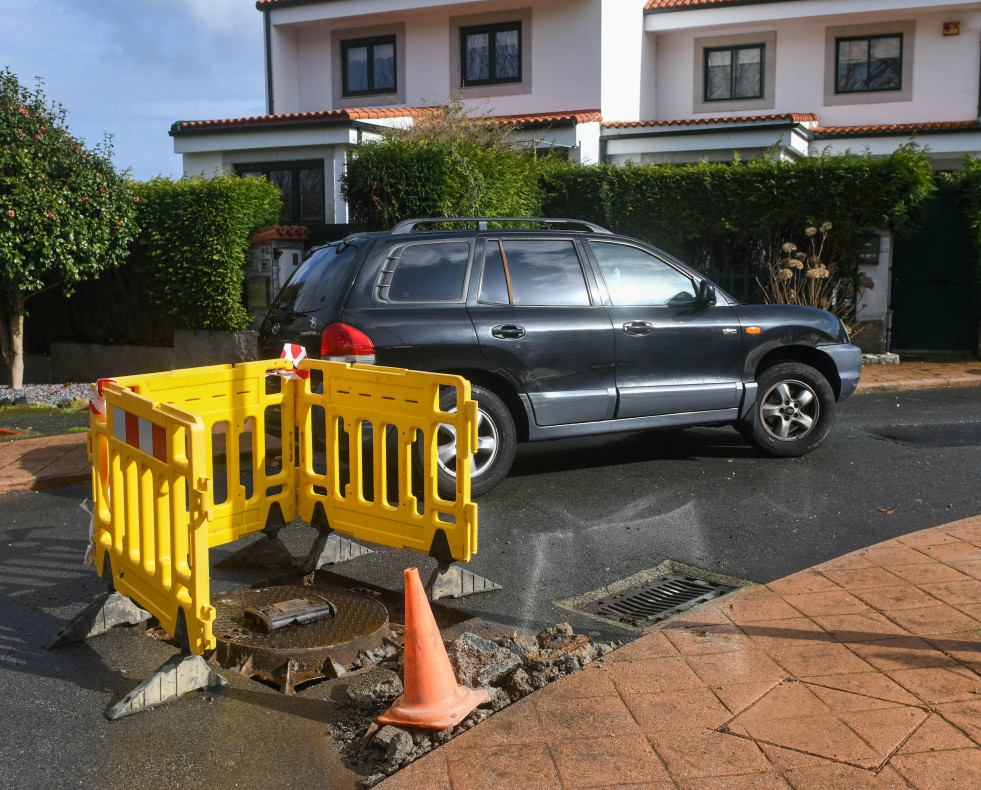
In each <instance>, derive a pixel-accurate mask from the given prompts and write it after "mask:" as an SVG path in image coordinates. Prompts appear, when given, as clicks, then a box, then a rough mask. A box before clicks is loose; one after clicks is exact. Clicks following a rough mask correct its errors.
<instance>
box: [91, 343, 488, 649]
mask: <svg viewBox="0 0 981 790" xmlns="http://www.w3.org/2000/svg"><path fill="white" fill-rule="evenodd" d="M299 367H300V370H301V371H309V372H310V373H311V374H312V378H310V379H299V380H296V379H290V378H281V377H280V376H278V375H267V373H269V372H270V371H277V370H284V369H289V368H292V363H290V362H288V361H286V360H275V361H273V360H269V361H260V362H251V363H246V364H241V365H234V366H233V365H221V366H214V367H204V368H191V369H187V370H177V371H171V372H167V373H156V374H151V375H146V376H128V377H125V378H120V379H119V380H118V382H105V383H104V384H103V394H104V397H105V407H106V408H105V414H104V415H99V414H95V413H93V415H92V419H91V429H90V431H89V459H90V460H91V461H92V490H93V500H94V502H95V508H94V510H95V512H94V516H93V524H94V542H95V562H96V568H97V569H98V571H99V573H100V574H102V575H105V574H106V573H107V572H108V573H111V576H112V583H113V585H114V586H115V588H116V589H117V590H118V591H119V592H121V593H123V594H124V595H126V596H128V597H130V598H133V599H134V600H135V601H137V602H138V603H139V604H140V605H141V606H143V608H144V609H146V610H147V611H149V612H150V613H151V614H153V615H154V616H156V617H157V618H158V619H159V620H160V622H161V624H162V625H163V626H164V627H165V628H166V629H167V630H168V631H169V632H170V633H171V634H174V635H175V636H178V638H181V639H182V641H183V637H185V636H186V642H187V645H188V647H189V648H190V650H191V651H192V652H193V653H197V654H201V653H203V652H204V651H205V650H207V649H210V648H213V647H214V646H215V640H214V637H213V635H212V629H211V626H212V622H213V621H214V617H215V611H214V608H213V607H212V606H211V603H210V576H209V564H208V549H209V547H211V546H218V545H221V544H224V543H229V542H231V541H233V540H236V539H237V538H240V537H243V536H246V535H251V534H254V533H257V532H260V531H261V530H263V529H264V528H265V527H266V526H267V524H268V523H269V522H271V521H276V520H278V519H279V515H280V514H279V513H277V512H275V511H274V508H278V510H279V511H281V516H282V520H284V521H285V522H286V523H289V522H290V521H292V520H293V519H294V518H295V517H296V515H297V514H299V515H300V517H301V518H303V519H304V520H305V521H307V522H308V523H310V522H311V521H313V519H314V517H315V514H317V513H318V511H319V510H320V509H321V508H322V510H323V515H324V516H325V517H326V520H327V525H328V526H329V527H330V528H331V529H334V530H337V531H338V532H342V533H344V534H347V535H351V536H353V537H356V538H360V539H363V540H367V541H371V542H374V543H381V544H383V545H387V546H394V547H397V548H411V549H414V550H416V551H421V552H430V551H431V550H434V549H435V548H437V547H441V549H442V550H441V552H439V553H440V554H441V555H445V554H446V553H447V552H448V553H449V554H450V555H451V556H452V558H453V559H456V560H458V561H461V562H467V561H469V559H470V557H471V555H472V554H473V553H474V552H476V550H477V506H476V505H475V504H474V503H473V502H471V501H470V455H471V451H472V449H473V448H475V447H476V431H477V428H476V425H477V404H476V403H475V402H474V401H472V400H471V399H470V385H469V383H468V382H467V381H466V380H465V379H462V378H460V377H458V376H448V375H442V374H434V373H420V372H415V371H406V370H397V369H393V368H380V367H373V366H362V365H353V366H352V365H347V364H343V363H336V362H320V361H311V360H305V361H303V362H302V363H300V366H299ZM312 384H313V385H314V386H311V385H312ZM441 387H452V388H453V389H454V390H455V393H456V406H455V410H454V411H451V412H444V411H441V410H440V408H439V395H440V388H441ZM318 390H319V391H318ZM318 410H319V419H314V417H315V415H317V414H318ZM368 425H370V426H371V433H370V436H371V438H370V447H371V453H370V454H369V453H367V452H366V451H365V447H364V446H363V442H366V441H368V436H369V432H368V428H367V426H368ZM440 425H443V426H448V427H449V429H451V430H452V431H453V432H454V433H455V440H456V442H457V447H456V457H457V469H456V472H457V490H456V496H455V497H454V498H453V499H445V498H443V497H441V496H440V495H439V491H438V485H437V482H438V481H437V475H436V442H437V433H438V431H439V430H440V428H439V426H440ZM318 426H319V430H320V431H321V433H322V434H323V435H322V436H320V437H319V438H318V437H315V433H316V431H317V430H318ZM341 426H343V427H341ZM444 430H446V428H444ZM345 433H346V434H347V435H348V437H349V441H348V442H347V443H346V446H345V443H344V442H342V438H343V436H344V435H345ZM278 436H281V437H282V440H281V441H280V440H279V439H278V438H276V437H278ZM315 438H318V441H317V442H315V441H314V439H315ZM390 444H394V445H395V448H396V449H395V452H396V454H397V460H396V461H394V462H392V467H393V469H397V474H395V475H390V474H389V471H390V470H389V464H390V461H391V459H390V458H389V451H390V448H389V445H390ZM315 445H319V447H324V446H326V448H327V452H326V453H323V452H319V451H317V450H315ZM295 446H299V448H300V451H299V452H300V455H299V459H298V460H297V459H296V458H294V447H295ZM419 447H421V448H423V450H422V453H421V457H422V462H421V463H420V461H419V460H418V459H417V458H416V456H417V455H419V453H418V448H419ZM369 458H370V459H371V460H370V462H369V460H368V459H369ZM222 470H224V471H222ZM216 474H218V475H221V474H223V475H224V478H223V479H222V478H221V477H220V476H219V478H218V479H217V480H216ZM444 538H445V540H444Z"/></svg>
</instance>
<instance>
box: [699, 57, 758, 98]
mask: <svg viewBox="0 0 981 790" xmlns="http://www.w3.org/2000/svg"><path fill="white" fill-rule="evenodd" d="M763 63H764V45H763V44H752V45H749V46H740V47H712V48H706V49H705V101H732V100H733V99H760V98H762V97H763Z"/></svg>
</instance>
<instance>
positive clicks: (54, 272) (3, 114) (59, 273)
mask: <svg viewBox="0 0 981 790" xmlns="http://www.w3.org/2000/svg"><path fill="white" fill-rule="evenodd" d="M111 156H112V143H111V140H110V138H109V137H108V136H107V137H106V139H105V140H104V141H103V143H102V144H100V145H97V146H95V147H94V148H86V146H85V144H84V143H83V142H82V141H81V140H76V139H75V138H74V137H72V135H71V134H70V133H69V128H68V125H67V123H66V111H65V109H64V108H63V107H62V106H61V105H60V104H57V103H55V102H52V103H48V101H47V99H46V98H45V96H44V93H43V92H42V90H41V81H40V80H38V85H37V87H36V88H34V89H33V90H31V89H28V88H26V87H24V86H22V85H21V84H20V82H19V81H18V79H17V77H16V75H14V74H13V73H12V72H11V71H10V69H9V68H5V69H4V70H3V71H0V352H2V355H3V359H4V361H5V362H6V363H7V365H8V366H9V368H10V379H11V381H10V383H11V386H12V387H13V388H14V389H19V388H20V387H21V386H23V374H24V314H25V312H26V309H27V304H28V302H29V300H30V299H31V297H33V296H36V295H38V294H39V293H42V292H43V291H45V290H48V289H49V288H58V287H60V288H63V289H64V291H65V292H66V294H71V292H72V291H73V290H74V287H75V285H76V284H77V283H79V282H81V281H83V280H87V279H90V278H93V277H98V275H99V273H100V272H102V271H104V270H106V269H110V268H113V267H115V266H118V265H119V264H120V263H121V262H122V261H123V260H124V259H125V257H126V254H127V251H128V247H129V243H130V241H131V239H132V238H133V235H134V233H135V230H136V228H135V223H134V221H133V218H134V216H135V210H136V202H137V201H138V200H139V198H138V197H136V196H135V195H133V194H132V192H131V191H130V188H129V185H128V184H127V182H126V180H125V179H124V178H123V177H122V176H121V175H120V174H118V173H117V172H116V170H115V169H114V167H113V165H112V162H111V161H110V158H111Z"/></svg>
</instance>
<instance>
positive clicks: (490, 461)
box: [436, 384, 517, 498]
mask: <svg viewBox="0 0 981 790" xmlns="http://www.w3.org/2000/svg"><path fill="white" fill-rule="evenodd" d="M470 396H471V398H473V400H475V401H477V441H478V447H477V452H476V453H475V454H474V456H473V459H472V460H471V463H470V470H471V472H470V495H471V496H472V497H474V498H476V497H479V496H482V495H483V494H486V493H487V492H488V491H490V490H491V489H492V488H494V487H495V486H496V485H498V484H499V483H500V482H501V481H502V480H503V479H504V478H505V477H506V476H507V473H508V471H509V470H510V469H511V464H512V463H513V462H514V451H515V447H516V445H517V438H516V433H515V430H514V419H513V418H512V417H511V412H510V411H509V410H508V407H507V406H505V405H504V401H502V400H501V399H500V398H499V397H498V396H497V395H495V394H494V393H493V392H491V391H490V390H489V389H486V388H485V387H481V386H480V385H477V384H472V385H471V386H470ZM439 407H440V409H442V410H443V411H449V412H455V411H456V394H455V392H454V391H453V389H452V388H449V389H447V391H446V392H444V393H442V394H441V395H440V399H439ZM454 441H455V436H454V434H453V432H452V431H450V430H448V429H447V428H445V427H441V428H440V429H439V431H437V435H436V447H437V459H436V474H437V475H438V478H439V493H440V496H442V497H446V498H453V497H454V496H455V495H456V473H455V471H450V470H453V469H455V465H456V454H455V453H452V452H448V450H449V448H451V447H452V445H453V442H454ZM441 448H442V451H441Z"/></svg>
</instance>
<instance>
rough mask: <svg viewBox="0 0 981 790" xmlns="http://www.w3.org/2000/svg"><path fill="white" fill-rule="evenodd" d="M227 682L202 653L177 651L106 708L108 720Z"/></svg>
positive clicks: (217, 688) (219, 688)
mask: <svg viewBox="0 0 981 790" xmlns="http://www.w3.org/2000/svg"><path fill="white" fill-rule="evenodd" d="M227 685H228V681H227V680H226V679H225V678H223V677H222V676H221V675H219V674H218V673H217V672H215V671H214V670H212V669H211V667H209V666H208V662H207V661H205V660H204V658H202V657H201V656H195V655H190V654H188V653H178V654H177V655H176V656H174V657H172V658H171V659H170V660H168V661H167V662H166V663H165V664H164V665H163V666H162V667H160V669H158V670H157V671H156V672H154V673H153V674H152V675H151V676H150V677H148V678H147V679H146V680H144V681H143V682H142V683H140V685H139V686H137V687H136V688H135V689H133V690H132V691H131V692H130V693H129V694H127V695H126V696H125V697H123V699H121V700H120V701H119V702H117V703H116V704H115V705H113V706H112V707H111V708H109V710H107V711H106V718H107V719H109V720H110V721H115V720H116V719H119V718H122V717H123V716H128V715H129V714H130V713H136V712H137V711H140V710H146V709H147V708H152V707H154V706H155V705H163V704H164V703H166V702H170V701H171V700H175V699H177V698H178V697H181V696H182V695H184V694H187V693H188V692H190V691H197V690H199V689H207V690H209V691H221V690H223V689H224V688H225V687H226V686H227Z"/></svg>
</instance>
